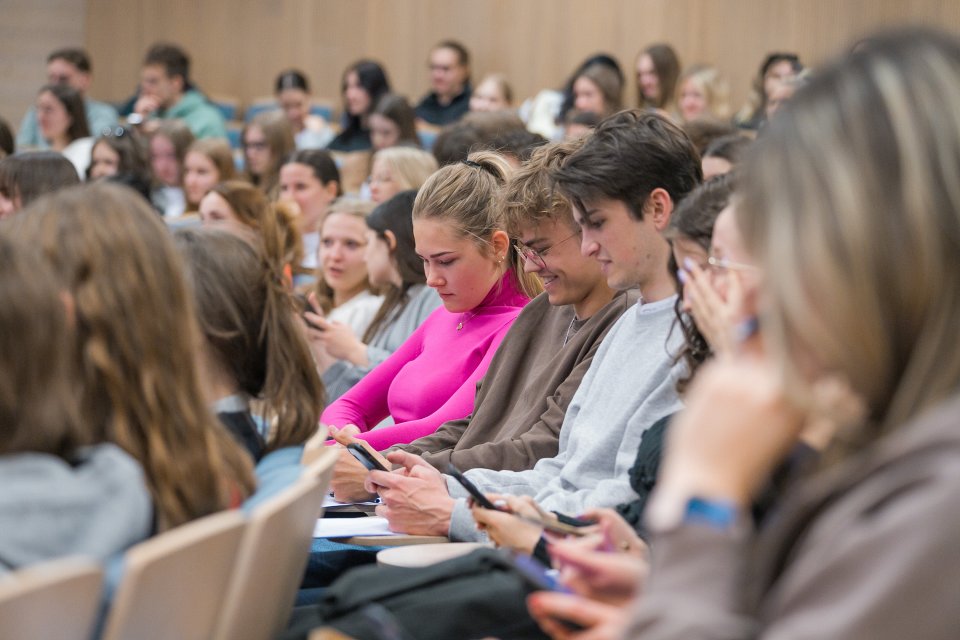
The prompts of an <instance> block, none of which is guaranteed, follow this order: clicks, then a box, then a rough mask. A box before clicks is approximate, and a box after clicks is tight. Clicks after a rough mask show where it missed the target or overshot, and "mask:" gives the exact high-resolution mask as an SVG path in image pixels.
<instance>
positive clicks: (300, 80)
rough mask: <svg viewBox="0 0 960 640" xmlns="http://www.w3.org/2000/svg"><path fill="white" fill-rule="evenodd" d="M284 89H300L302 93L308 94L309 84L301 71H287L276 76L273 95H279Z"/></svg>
mask: <svg viewBox="0 0 960 640" xmlns="http://www.w3.org/2000/svg"><path fill="white" fill-rule="evenodd" d="M286 89H300V90H301V91H303V92H304V93H310V83H309V82H308V81H307V76H306V75H304V73H303V72H302V71H298V70H297V69H288V70H287V71H284V72H283V73H281V74H280V75H278V76H277V81H276V83H275V90H274V93H280V92H281V91H284V90H286Z"/></svg>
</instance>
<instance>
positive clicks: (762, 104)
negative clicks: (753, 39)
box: [734, 53, 803, 131]
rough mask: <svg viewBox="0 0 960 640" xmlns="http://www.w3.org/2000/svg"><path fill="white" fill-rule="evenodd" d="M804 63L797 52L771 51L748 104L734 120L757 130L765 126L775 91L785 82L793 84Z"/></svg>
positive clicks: (754, 81) (745, 126) (740, 125)
mask: <svg viewBox="0 0 960 640" xmlns="http://www.w3.org/2000/svg"><path fill="white" fill-rule="evenodd" d="M802 72H803V64H801V62H800V57H799V56H797V54H795V53H771V54H770V55H768V56H767V57H766V58H764V60H763V63H762V64H761V65H760V70H759V71H758V72H757V75H756V77H755V78H754V80H753V87H751V89H752V91H751V92H750V97H749V99H748V100H747V104H745V105H744V106H743V108H742V109H740V111H739V112H738V113H737V115H736V117H735V118H734V120H735V121H736V123H737V125H738V126H739V127H740V128H741V129H748V130H752V131H756V130H758V129H760V128H761V127H762V126H764V125H765V124H766V122H767V120H768V119H769V117H770V115H772V114H770V113H768V111H767V106H768V104H769V102H770V99H771V98H772V97H773V93H774V91H775V90H776V89H777V88H778V87H779V86H780V85H784V84H787V85H789V84H792V83H793V81H794V80H795V79H796V78H797V76H798V75H800V73H802Z"/></svg>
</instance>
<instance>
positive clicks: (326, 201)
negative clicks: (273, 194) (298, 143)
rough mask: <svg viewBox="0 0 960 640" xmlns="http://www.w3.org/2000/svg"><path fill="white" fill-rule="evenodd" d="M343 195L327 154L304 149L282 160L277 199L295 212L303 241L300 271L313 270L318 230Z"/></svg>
mask: <svg viewBox="0 0 960 640" xmlns="http://www.w3.org/2000/svg"><path fill="white" fill-rule="evenodd" d="M341 195H343V190H342V188H341V186H340V171H339V170H338V169H337V164H336V162H334V160H333V157H332V156H331V155H330V152H329V151H323V150H320V149H308V150H306V151H297V152H294V153H293V154H291V155H289V156H287V157H286V159H285V160H284V161H283V165H281V167H280V198H281V199H282V200H286V201H290V202H294V203H295V204H296V205H297V208H298V209H299V215H298V216H297V225H298V226H299V228H300V236H301V237H302V238H303V262H302V263H301V265H302V266H303V268H304V269H307V270H311V271H312V270H313V269H316V268H317V264H318V263H317V252H318V250H319V249H320V227H321V226H322V225H323V221H324V219H326V217H327V212H328V211H329V210H330V204H331V203H332V202H333V201H334V200H336V199H337V198H339V197H340V196H341Z"/></svg>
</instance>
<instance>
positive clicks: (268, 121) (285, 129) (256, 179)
mask: <svg viewBox="0 0 960 640" xmlns="http://www.w3.org/2000/svg"><path fill="white" fill-rule="evenodd" d="M250 127H257V128H259V129H260V131H262V132H263V137H264V140H265V141H266V143H267V147H268V148H269V149H270V166H269V167H267V169H266V171H264V172H263V175H260V176H255V175H253V174H252V173H250V170H249V169H248V170H247V171H246V178H247V180H249V181H250V182H251V183H253V184H255V185H257V186H258V187H259V188H260V189H261V190H262V191H263V192H264V193H265V194H266V195H268V196H269V197H271V198H273V197H274V196H276V192H277V189H278V185H279V182H280V165H281V163H282V162H283V159H284V158H286V157H287V156H288V155H290V154H291V153H293V150H294V149H296V145H295V143H294V141H293V129H292V128H291V127H290V121H289V120H287V116H285V115H284V114H283V112H282V111H279V112H273V111H267V112H266V113H261V114H259V115H257V116H255V117H254V118H253V120H251V121H250V122H248V123H247V124H245V125H243V131H242V132H241V135H240V140H241V142H245V141H246V139H247V130H249V129H250Z"/></svg>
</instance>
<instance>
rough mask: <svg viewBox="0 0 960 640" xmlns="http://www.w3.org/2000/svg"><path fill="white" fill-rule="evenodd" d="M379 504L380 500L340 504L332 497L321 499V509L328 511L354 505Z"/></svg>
mask: <svg viewBox="0 0 960 640" xmlns="http://www.w3.org/2000/svg"><path fill="white" fill-rule="evenodd" d="M377 504H380V498H377V499H376V500H371V501H370V502H340V501H338V500H337V499H336V498H334V497H333V496H324V497H323V508H324V509H330V508H336V507H352V506H354V505H377Z"/></svg>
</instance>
